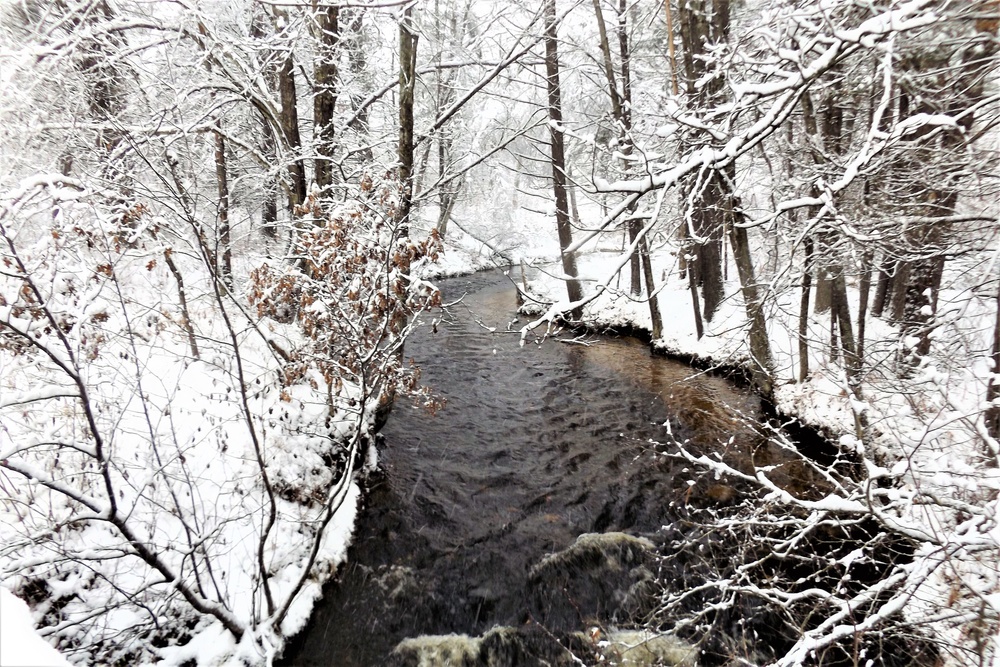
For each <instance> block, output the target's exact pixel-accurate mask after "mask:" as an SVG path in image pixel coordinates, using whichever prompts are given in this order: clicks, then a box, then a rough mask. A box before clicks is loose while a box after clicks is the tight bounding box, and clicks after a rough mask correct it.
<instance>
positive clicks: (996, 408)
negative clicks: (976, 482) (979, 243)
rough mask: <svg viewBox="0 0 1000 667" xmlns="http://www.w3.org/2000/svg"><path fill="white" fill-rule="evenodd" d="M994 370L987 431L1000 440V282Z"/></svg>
mask: <svg viewBox="0 0 1000 667" xmlns="http://www.w3.org/2000/svg"><path fill="white" fill-rule="evenodd" d="M992 361H993V368H992V369H991V371H992V373H991V375H990V379H989V382H987V383H986V402H987V403H988V404H989V406H988V407H987V408H986V431H987V432H988V433H989V434H990V437H991V438H993V439H994V440H1000V282H998V283H997V299H996V317H995V319H994V320H993V355H992Z"/></svg>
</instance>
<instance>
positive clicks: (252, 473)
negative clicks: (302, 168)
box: [0, 175, 436, 665]
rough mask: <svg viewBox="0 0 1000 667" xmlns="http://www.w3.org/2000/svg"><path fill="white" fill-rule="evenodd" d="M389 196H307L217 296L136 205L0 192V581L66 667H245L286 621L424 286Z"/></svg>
mask: <svg viewBox="0 0 1000 667" xmlns="http://www.w3.org/2000/svg"><path fill="white" fill-rule="evenodd" d="M393 201H394V196H393V186H392V184H385V185H379V186H375V185H374V184H372V183H370V182H368V183H367V185H365V186H362V188H361V190H360V191H359V193H358V197H357V199H356V201H355V202H353V203H352V204H350V205H348V206H347V207H346V208H344V209H343V210H342V211H340V212H339V213H337V214H331V215H329V216H324V217H322V218H319V216H318V214H319V205H318V203H316V202H312V203H311V206H312V207H313V209H312V212H313V214H314V216H315V217H316V218H317V220H316V221H315V222H316V226H315V227H313V228H311V229H309V230H307V231H306V232H305V233H303V235H302V237H301V244H300V249H301V257H300V259H299V263H298V265H297V266H295V267H293V266H290V265H283V264H279V265H276V266H275V265H271V266H265V265H263V264H262V265H260V266H258V267H257V269H256V270H255V271H254V272H253V275H252V276H251V277H250V278H249V279H247V280H244V281H242V282H240V283H239V284H241V285H245V286H247V291H248V294H247V295H240V294H234V293H232V292H230V291H229V290H228V289H227V287H226V285H225V282H224V281H223V280H220V279H218V277H217V276H216V275H215V274H214V270H213V267H214V266H215V263H214V260H213V258H212V257H210V256H207V253H206V252H205V246H204V244H200V243H199V242H198V239H197V229H196V227H195V228H193V229H192V228H191V225H190V224H188V225H187V227H185V228H184V229H179V227H183V226H178V225H177V224H176V222H171V218H170V217H169V211H167V210H166V209H162V207H159V206H158V203H157V202H155V201H152V202H149V203H148V204H147V203H145V202H132V203H126V204H121V203H108V201H107V198H105V197H100V196H97V195H96V194H95V193H92V192H88V190H87V188H86V186H85V185H84V184H83V183H81V182H79V181H75V180H73V179H70V178H66V177H63V176H59V175H55V176H41V177H35V178H31V179H27V180H25V181H24V182H22V184H21V186H20V187H19V188H17V189H15V190H13V191H10V192H8V193H6V194H4V195H2V198H0V382H2V385H0V387H2V388H0V488H2V490H3V494H2V495H0V583H2V584H3V585H5V586H7V587H10V588H12V589H15V590H16V591H17V592H18V593H19V594H20V595H21V596H22V597H24V598H25V599H27V600H28V601H30V602H31V603H32V604H33V607H34V613H35V615H36V617H37V619H38V620H39V624H40V626H42V630H41V632H42V633H43V634H45V635H47V636H49V637H50V639H51V640H52V641H53V643H55V644H57V645H58V646H59V647H60V648H62V649H63V650H64V652H65V653H66V654H67V655H69V656H70V657H71V658H72V659H73V660H74V661H75V662H77V663H80V664H111V665H114V664H129V665H131V664H146V663H152V662H158V664H165V665H170V664H181V663H183V662H184V661H186V660H189V659H191V658H197V659H198V661H199V663H201V662H207V661H211V660H215V661H217V662H218V663H219V664H224V663H226V662H227V661H230V660H232V661H239V660H243V661H246V662H247V663H248V664H262V663H263V662H265V661H266V660H267V659H268V656H273V655H274V654H275V653H276V652H277V651H278V650H279V649H280V646H281V644H282V642H283V637H285V636H288V635H290V634H292V633H294V632H296V631H297V630H298V629H300V628H301V627H302V625H303V624H304V623H305V620H306V618H307V616H308V612H309V610H310V609H311V606H312V603H313V602H314V600H315V599H316V598H317V597H318V596H319V594H320V586H321V584H322V583H323V581H324V580H325V579H327V578H328V577H329V575H330V574H331V572H332V571H334V569H335V568H336V566H337V565H338V564H339V563H340V562H341V561H342V560H343V557H344V552H345V550H346V546H347V541H348V539H347V538H348V536H349V534H350V531H351V529H352V527H353V520H354V514H355V509H356V501H357V497H358V493H359V489H358V486H357V484H356V480H355V477H356V475H355V469H356V461H357V460H358V459H359V458H360V457H359V454H360V448H361V447H362V446H363V445H364V443H365V442H366V440H367V437H368V436H369V435H370V430H371V423H372V420H373V419H374V416H375V412H376V408H377V406H378V404H379V401H380V400H381V398H382V397H384V396H391V395H392V394H393V392H394V391H395V390H406V391H409V390H411V389H413V388H414V387H415V378H416V374H415V370H413V369H410V368H408V367H406V365H405V364H404V363H403V362H402V356H401V350H402V344H403V341H404V340H405V336H406V334H407V332H408V331H409V327H410V326H412V318H411V316H412V314H413V313H414V311H416V310H419V309H420V308H423V307H426V306H428V305H429V304H431V303H432V302H433V301H434V299H436V291H434V290H433V289H431V288H430V287H429V286H428V285H426V284H423V283H417V282H409V281H408V279H407V276H406V272H407V269H408V267H409V265H410V263H411V262H413V261H415V260H416V259H417V258H418V257H419V256H421V255H422V254H423V253H426V252H433V250H434V248H433V245H434V244H433V242H429V243H425V244H422V245H418V244H415V243H411V242H410V241H409V240H408V239H406V238H401V237H400V235H399V232H398V227H397V226H396V225H395V224H394V223H393V215H392V213H393V211H392V205H393ZM161 209H162V210H161ZM188 222H190V221H188ZM181 276H183V280H182V282H183V286H182V285H181V284H180V283H181V281H179V280H178V279H179V278H181ZM286 288H288V289H287V290H286ZM283 290H285V291H283ZM292 293H294V294H296V295H297V299H298V300H297V301H296V302H295V303H289V300H290V299H289V297H290V295H291V294H292ZM182 294H186V297H184V298H182V296H181V295H182ZM247 297H249V299H250V301H251V302H252V304H253V305H254V306H255V307H256V308H257V310H258V312H257V314H256V316H254V315H253V314H252V313H251V309H250V308H248V307H247ZM281 308H289V309H290V310H289V312H291V313H293V315H292V316H291V317H289V316H285V315H282V313H281V312H280V309H281ZM234 664H235V663H234Z"/></svg>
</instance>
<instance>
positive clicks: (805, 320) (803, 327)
mask: <svg viewBox="0 0 1000 667" xmlns="http://www.w3.org/2000/svg"><path fill="white" fill-rule="evenodd" d="M812 264H813V242H812V239H811V238H809V237H806V239H805V262H804V265H803V267H802V296H801V297H800V298H799V382H805V381H806V379H807V378H808V377H809V296H810V294H809V293H810V291H811V288H812Z"/></svg>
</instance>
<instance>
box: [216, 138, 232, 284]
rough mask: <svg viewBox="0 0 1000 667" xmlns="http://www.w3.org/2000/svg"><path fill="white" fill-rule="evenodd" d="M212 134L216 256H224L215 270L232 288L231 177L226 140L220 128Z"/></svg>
mask: <svg viewBox="0 0 1000 667" xmlns="http://www.w3.org/2000/svg"><path fill="white" fill-rule="evenodd" d="M216 128H219V123H218V122H216ZM212 134H213V135H214V136H215V179H216V182H217V183H218V187H219V203H218V208H217V220H218V222H217V226H216V229H217V230H218V237H217V238H218V247H217V248H216V251H215V256H216V257H219V256H220V255H221V256H222V265H221V266H216V267H215V271H216V272H217V273H218V274H219V275H220V276H221V277H222V282H223V283H224V284H225V285H226V286H227V287H230V288H232V286H233V252H232V241H231V238H230V233H229V178H228V175H227V174H226V140H225V138H224V137H223V136H222V132H221V131H220V130H219V129H216V131H215V132H213V133H212ZM220 251H221V252H220Z"/></svg>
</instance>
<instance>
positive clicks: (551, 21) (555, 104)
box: [545, 0, 583, 318]
mask: <svg viewBox="0 0 1000 667" xmlns="http://www.w3.org/2000/svg"><path fill="white" fill-rule="evenodd" d="M556 29H557V25H556V0H545V84H546V89H547V91H548V98H549V139H550V142H551V143H550V146H551V151H552V153H551V155H552V190H553V194H554V195H555V202H556V227H557V229H558V231H559V247H560V248H561V251H562V265H563V273H564V274H566V277H567V280H566V293H567V296H568V298H569V300H570V301H571V302H574V301H579V300H580V299H581V298H583V291H582V290H581V288H580V281H579V280H577V279H576V277H577V269H576V255H575V254H574V253H572V252H567V251H566V249H567V248H568V247H569V246H570V245H572V243H573V229H572V227H571V225H570V220H569V203H568V199H567V196H566V155H565V146H564V144H563V133H562V91H561V89H560V85H559V52H558V48H557V43H558V41H557V40H558V37H557V34H556ZM582 315H583V311H582V310H581V309H580V308H575V309H574V310H573V311H572V316H573V317H574V318H580V317H581V316H582Z"/></svg>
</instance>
